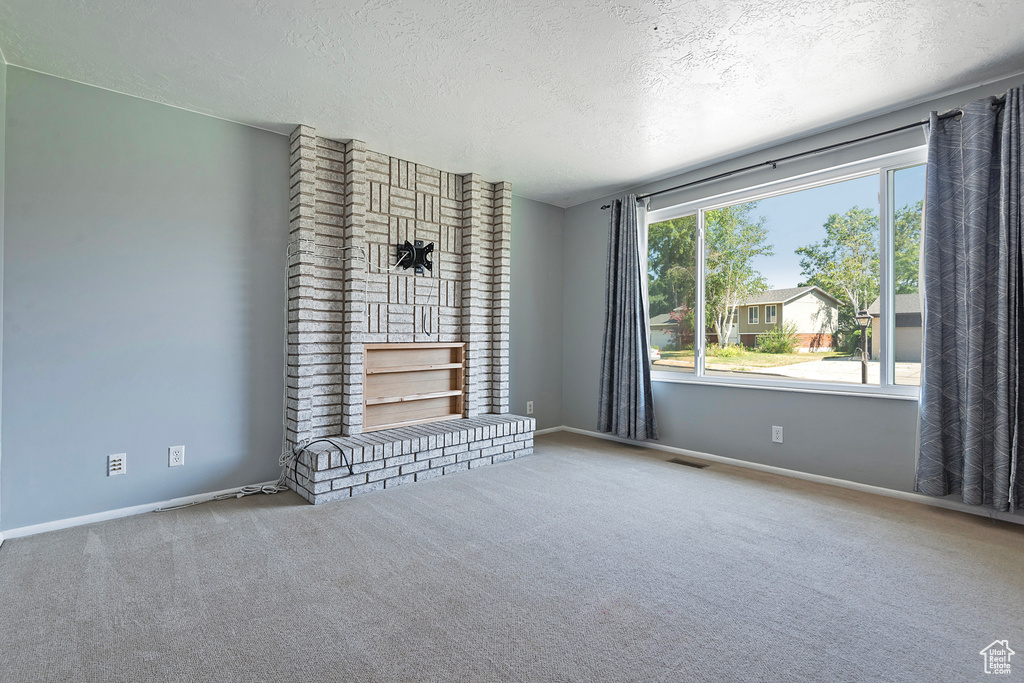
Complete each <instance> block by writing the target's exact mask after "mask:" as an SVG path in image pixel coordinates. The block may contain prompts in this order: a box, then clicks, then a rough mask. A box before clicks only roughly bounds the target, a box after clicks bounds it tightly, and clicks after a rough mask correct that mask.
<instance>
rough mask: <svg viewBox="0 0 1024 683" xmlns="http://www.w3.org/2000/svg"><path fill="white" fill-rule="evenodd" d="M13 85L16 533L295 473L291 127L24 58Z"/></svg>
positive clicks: (9, 220) (7, 336) (5, 523)
mask: <svg viewBox="0 0 1024 683" xmlns="http://www.w3.org/2000/svg"><path fill="white" fill-rule="evenodd" d="M7 94H8V97H7V117H6V127H7V142H8V144H7V148H6V169H7V172H6V181H7V183H8V185H7V189H8V192H7V198H8V201H7V204H6V207H5V208H6V234H5V239H4V242H5V252H4V271H3V278H4V285H5V288H4V293H3V302H4V314H5V318H6V320H5V325H4V329H3V348H4V355H5V363H4V372H3V392H2V393H3V407H4V411H3V432H2V449H3V454H4V460H3V476H2V477H0V506H2V508H0V524H2V528H5V529H11V528H17V527H21V526H25V525H31V524H37V523H41V522H46V521H50V520H57V519H63V518H68V517H74V516H78V515H85V514H90V513H95V512H100V511H105V510H110V509H116V508H121V507H126V506H131V505H137V504H143V503H149V502H154V501H160V500H166V499H169V498H174V497H177V496H183V495H190V494H195V493H201V492H206V491H213V490H218V489H223V488H228V487H233V486H238V485H242V484H250V483H253V482H259V481H266V480H269V479H274V478H276V476H277V474H278V472H279V468H278V465H277V457H278V455H279V452H280V447H281V443H282V427H281V422H282V411H283V408H282V395H283V381H282V374H283V368H284V355H283V348H282V347H283V337H284V326H285V295H286V288H285V270H284V265H285V264H284V254H285V244H286V237H287V229H288V194H287V189H288V140H287V138H285V137H283V136H279V135H275V134H272V133H267V132H264V131H260V130H256V129H253V128H248V127H245V126H241V125H238V124H233V123H228V122H225V121H221V120H218V119H213V118H210V117H206V116H202V115H199V114H194V113H189V112H185V111H182V110H179V109H174V108H171V107H166V106H162V105H159V104H154V103H151V102H147V101H143V100H139V99H134V98H131V97H126V96H123V95H117V94H114V93H111V92H108V91H105V90H100V89H98V88H91V87H87V86H83V85H79V84H75V83H72V82H70V81H65V80H60V79H56V78H52V77H49V76H43V75H40V74H37V73H34V72H30V71H26V70H23V69H18V68H14V67H10V68H8V70H7ZM177 444H185V446H186V457H185V466H184V467H181V468H174V469H170V468H168V467H167V447H168V446H172V445H177ZM118 452H127V454H128V466H127V474H126V475H125V476H122V477H113V478H108V477H107V476H106V471H105V467H106V455H107V454H109V453H118Z"/></svg>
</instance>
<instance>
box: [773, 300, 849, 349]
mask: <svg viewBox="0 0 1024 683" xmlns="http://www.w3.org/2000/svg"><path fill="white" fill-rule="evenodd" d="M780 309H781V310H780V320H779V323H780V324H781V325H787V324H789V323H794V324H795V325H796V331H797V333H798V334H801V335H818V334H820V335H822V336H823V337H825V338H826V339H827V340H831V339H832V337H831V335H833V334H835V332H836V330H837V329H838V328H839V309H838V308H836V306H835V304H833V303H832V302H831V301H830V300H829V299H826V298H825V297H823V296H822V295H821V294H820V293H819V292H817V291H814V290H811V291H809V292H807V293H806V294H802V295H800V296H798V297H797V298H795V299H793V300H792V301H790V302H788V303H786V305H785V306H781V307H780ZM815 350H818V351H828V350H831V345H828V344H826V345H825V346H822V347H818V348H816V349H815Z"/></svg>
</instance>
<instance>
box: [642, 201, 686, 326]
mask: <svg viewBox="0 0 1024 683" xmlns="http://www.w3.org/2000/svg"><path fill="white" fill-rule="evenodd" d="M696 272H697V218H696V216H683V217H682V218H673V219H672V220H668V221H661V222H660V223H652V224H651V225H650V227H649V228H648V231H647V275H648V280H647V290H648V298H649V302H650V315H651V317H654V316H656V315H661V314H662V313H671V312H672V311H674V310H675V309H677V308H679V307H680V306H687V308H688V310H693V308H694V306H695V305H696V298H695V297H694V287H695V286H696V281H697V278H696Z"/></svg>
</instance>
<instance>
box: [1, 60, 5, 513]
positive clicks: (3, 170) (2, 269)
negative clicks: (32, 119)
mask: <svg viewBox="0 0 1024 683" xmlns="http://www.w3.org/2000/svg"><path fill="white" fill-rule="evenodd" d="M6 119H7V64H6V62H4V59H3V55H0V377H2V376H3V365H4V346H3V329H4V186H5V177H6V176H5V167H6V164H5V159H6V153H5V152H6V149H7V126H5V125H4V121H5V120H6ZM2 433H3V392H2V391H0V434H2ZM2 442H3V439H2V438H0V478H2V477H3V469H4V468H3V448H2ZM3 528H4V527H3V493H2V491H0V529H3Z"/></svg>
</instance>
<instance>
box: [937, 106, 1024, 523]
mask: <svg viewBox="0 0 1024 683" xmlns="http://www.w3.org/2000/svg"><path fill="white" fill-rule="evenodd" d="M1021 95H1022V91H1021V89H1020V88H1014V89H1011V90H1010V91H1008V92H1007V93H1006V96H1005V98H1001V99H996V98H987V99H983V100H978V101H976V102H972V103H971V104H969V105H968V106H966V107H964V109H963V116H962V117H961V118H960V119H959V120H956V119H945V120H939V119H938V117H936V116H935V114H932V120H931V127H930V131H929V137H928V171H927V190H926V196H925V230H924V244H923V256H922V280H923V284H924V356H923V363H922V367H921V422H920V439H919V452H918V464H917V490H918V491H920V492H922V493H927V494H930V495H933V496H944V495H948V494H961V495H962V496H963V501H964V502H965V503H969V504H971V505H989V506H991V507H993V508H995V509H996V510H1004V511H1005V510H1014V509H1015V508H1017V507H1019V506H1020V501H1021V496H1022V495H1024V481H1022V479H1024V477H1022V474H1024V473H1022V471H1021V462H1020V461H1021V456H1020V451H1019V447H1018V441H1019V437H1020V433H1019V430H1020V418H1021V395H1020V372H1021V362H1020V342H1021V324H1022V321H1024V317H1022V315H1021V314H1022V310H1021V304H1022V299H1021V295H1022V291H1021V290H1022V286H1021V274H1022V269H1021V266H1022V263H1021V220H1022V216H1021V210H1020V192H1021V173H1022V164H1021V162H1022V158H1021V132H1022V129H1021V114H1022V113H1024V112H1022V102H1021Z"/></svg>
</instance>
